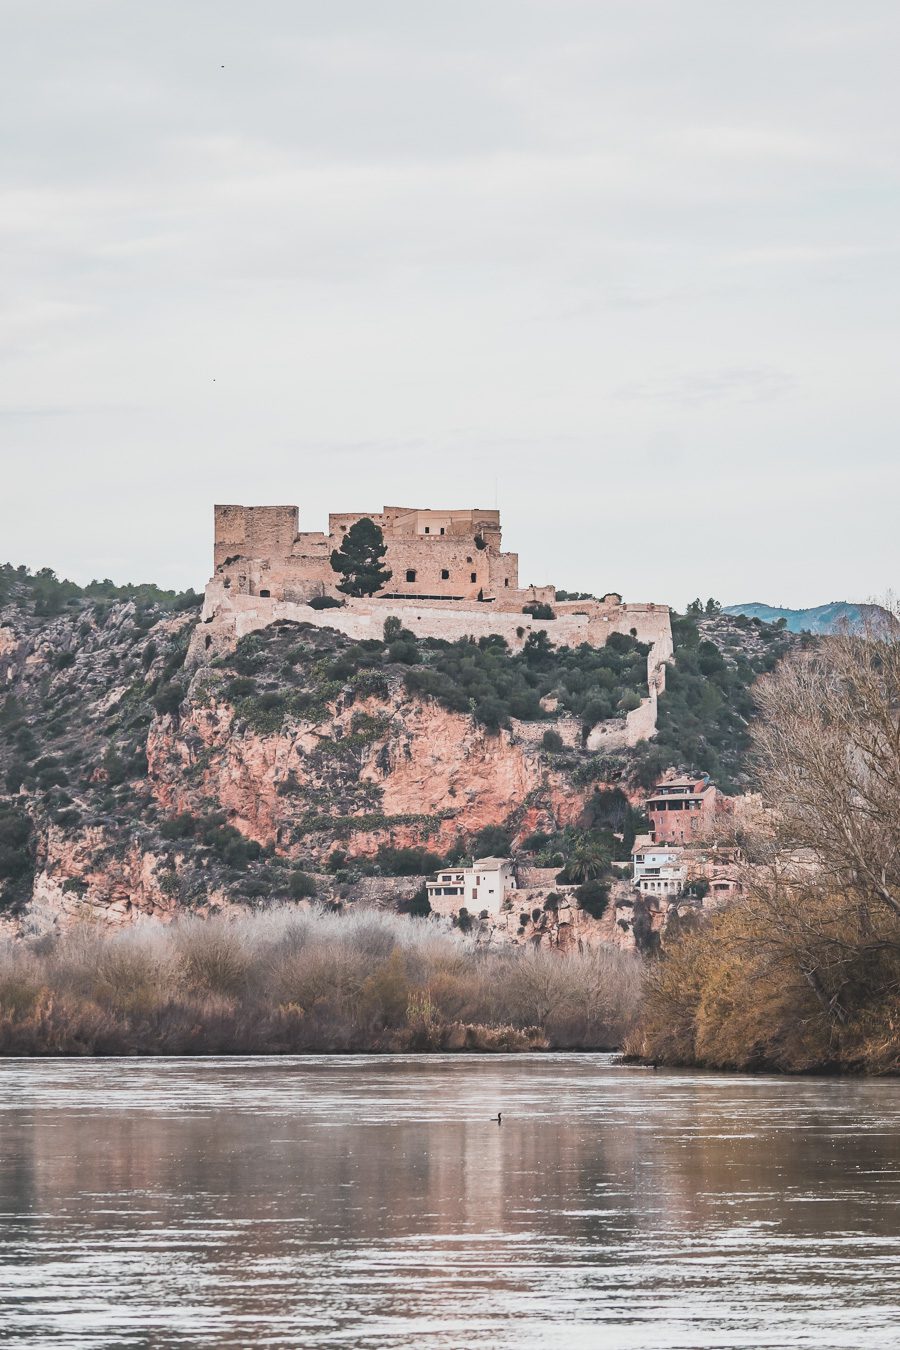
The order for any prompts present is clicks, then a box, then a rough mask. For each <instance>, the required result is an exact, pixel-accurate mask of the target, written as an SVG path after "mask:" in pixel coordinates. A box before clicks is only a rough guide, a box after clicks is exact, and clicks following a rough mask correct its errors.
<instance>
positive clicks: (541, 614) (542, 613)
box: [522, 602, 556, 619]
mask: <svg viewBox="0 0 900 1350" xmlns="http://www.w3.org/2000/svg"><path fill="white" fill-rule="evenodd" d="M522 613H523V614H530V615H531V617H532V618H533V619H555V618H556V611H555V610H554V609H553V608H552V606H551V605H545V604H540V603H538V602H535V603H534V604H533V605H523V606H522Z"/></svg>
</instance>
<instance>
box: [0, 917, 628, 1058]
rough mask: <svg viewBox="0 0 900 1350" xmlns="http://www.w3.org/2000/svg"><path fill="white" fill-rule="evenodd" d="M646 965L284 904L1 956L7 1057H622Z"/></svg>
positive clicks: (13, 948) (92, 935) (0, 1041)
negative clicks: (484, 941)
mask: <svg viewBox="0 0 900 1350" xmlns="http://www.w3.org/2000/svg"><path fill="white" fill-rule="evenodd" d="M640 987H641V963H640V960H639V958H637V957H636V956H633V955H630V954H625V953H622V952H616V951H610V950H601V951H597V952H589V953H585V954H584V955H579V954H577V953H576V954H573V955H572V956H568V957H563V956H559V955H557V954H548V953H544V952H527V953H522V952H519V951H517V950H516V949H512V948H505V949H503V950H498V949H497V948H478V947H476V946H475V945H474V943H471V942H469V941H467V940H465V939H463V938H461V937H459V936H455V935H452V934H450V933H447V932H446V931H442V930H441V929H439V928H437V926H436V925H434V924H433V923H431V922H430V921H428V920H420V921H417V922H410V921H409V920H402V919H399V918H396V917H394V916H389V915H377V914H374V913H372V912H371V911H367V912H364V913H360V914H358V915H354V916H352V917H342V918H337V917H335V916H328V915H324V914H321V913H302V912H299V911H297V910H296V909H294V908H291V907H280V908H277V909H275V910H273V911H271V912H270V913H268V914H265V915H256V916H247V917H245V918H241V919H232V920H231V921H229V922H225V921H222V920H217V919H206V920H196V919H194V920H191V919H185V920H182V921H181V922H179V923H175V924H171V925H167V926H162V925H157V924H149V923H144V924H140V925H137V926H135V927H132V928H130V929H126V930H125V931H120V932H110V931H109V930H105V931H98V930H97V929H96V928H91V927H88V926H82V927H78V928H75V929H74V930H73V931H71V932H70V933H68V934H67V935H66V936H64V937H58V938H55V939H53V940H51V941H47V940H44V941H43V942H41V943H40V944H37V945H35V944H32V943H22V942H18V943H10V944H7V945H6V946H3V947H0V1054H3V1055H42V1054H44V1055H91V1054H92V1055H121V1054H161V1055H181V1054H294V1053H298V1052H304V1051H316V1052H329V1051H348V1050H358V1051H359V1050H368V1051H386V1050H390V1051H397V1050H529V1049H547V1048H577V1049H609V1048H613V1047H615V1046H617V1045H619V1044H621V1041H622V1038H623V1036H624V1035H625V1034H626V1032H627V1031H628V1030H629V1028H630V1027H631V1025H632V1023H633V1021H634V1017H635V1014H636V1012H637V1006H638V1000H639V997H640Z"/></svg>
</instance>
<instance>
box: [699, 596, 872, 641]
mask: <svg viewBox="0 0 900 1350" xmlns="http://www.w3.org/2000/svg"><path fill="white" fill-rule="evenodd" d="M722 613H723V614H743V615H745V616H746V617H747V618H749V619H760V620H761V621H762V622H763V623H766V624H777V623H781V622H782V621H783V624H784V627H785V628H787V630H788V632H790V633H816V634H821V635H826V634H828V633H837V632H840V630H841V629H842V628H844V627H850V628H851V629H861V628H865V627H867V626H871V625H874V626H876V627H879V626H882V625H884V626H886V627H888V628H894V627H896V619H895V618H894V617H893V616H892V615H891V614H890V612H889V611H888V610H886V609H885V608H884V607H883V606H882V605H857V604H851V603H850V602H849V601H847V600H832V601H831V603H830V604H828V605H817V606H816V607H815V608H813V609H779V608H778V607H776V606H772V605H762V604H757V603H753V604H748V605H725V606H724V608H723V610H722Z"/></svg>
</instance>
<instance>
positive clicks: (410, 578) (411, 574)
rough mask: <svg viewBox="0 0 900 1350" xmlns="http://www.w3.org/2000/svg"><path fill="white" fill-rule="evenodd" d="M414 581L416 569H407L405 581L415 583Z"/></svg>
mask: <svg viewBox="0 0 900 1350" xmlns="http://www.w3.org/2000/svg"><path fill="white" fill-rule="evenodd" d="M415 579H416V569H415V568H414V567H408V568H407V569H406V580H407V581H415Z"/></svg>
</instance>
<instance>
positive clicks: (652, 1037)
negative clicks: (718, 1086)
mask: <svg viewBox="0 0 900 1350" xmlns="http://www.w3.org/2000/svg"><path fill="white" fill-rule="evenodd" d="M759 698H760V702H761V708H762V717H761V719H760V720H759V721H758V723H757V725H756V727H755V729H754V750H755V757H756V761H757V764H758V768H759V773H760V780H761V782H762V784H763V787H764V790H765V794H766V797H767V799H768V803H769V805H770V806H771V807H772V808H773V820H774V822H775V833H774V837H773V838H769V837H764V838H760V839H758V840H756V841H753V840H749V841H748V843H749V846H750V856H751V859H752V861H753V863H754V864H755V866H754V867H753V868H752V870H750V871H749V872H748V876H747V885H748V892H747V895H746V897H745V898H744V899H743V900H741V901H739V902H737V903H735V904H733V905H731V906H729V907H728V908H727V909H725V910H723V911H722V912H720V913H718V914H715V915H713V916H712V917H709V918H707V919H706V920H705V921H701V922H699V923H697V924H695V925H692V926H690V927H688V928H687V929H686V931H684V932H682V933H681V934H680V935H679V936H677V937H675V938H674V939H672V938H671V936H670V938H669V940H667V941H666V943H665V945H664V949H663V955H662V958H661V960H660V961H659V963H658V965H657V966H656V967H655V968H654V970H653V973H652V976H651V978H650V981H649V987H648V996H647V1002H646V1006H645V1009H644V1014H643V1017H642V1022H641V1027H640V1029H639V1030H638V1032H637V1033H636V1034H635V1036H634V1037H633V1040H632V1043H631V1048H632V1049H633V1050H635V1051H637V1053H639V1054H641V1055H643V1056H647V1057H649V1058H651V1059H654V1060H657V1061H661V1062H664V1063H674V1064H700V1065H704V1066H709V1067H714V1068H774V1069H780V1070H784V1069H787V1070H793V1071H798V1070H803V1071H808V1070H822V1069H860V1070H863V1069H864V1070H868V1071H872V1070H874V1071H880V1072H885V1071H890V1072H896V1071H897V1070H898V1069H900V852H898V849H897V821H898V820H900V740H898V728H897V708H898V706H900V645H898V644H897V643H896V642H895V641H892V640H885V639H884V638H883V637H882V636H878V635H871V634H862V635H858V636H857V635H852V634H848V635H845V636H842V637H840V638H832V639H829V640H828V641H827V642H826V643H824V644H821V645H820V646H819V647H817V648H816V649H814V650H811V651H807V652H801V653H798V654H796V655H795V656H794V657H793V658H792V659H791V660H790V661H788V662H786V663H784V664H783V665H782V666H781V667H780V668H779V670H778V671H777V672H776V673H775V674H774V675H772V676H771V677H770V678H769V679H768V680H767V681H766V682H765V683H764V684H763V686H762V687H761V689H760V691H759Z"/></svg>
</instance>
